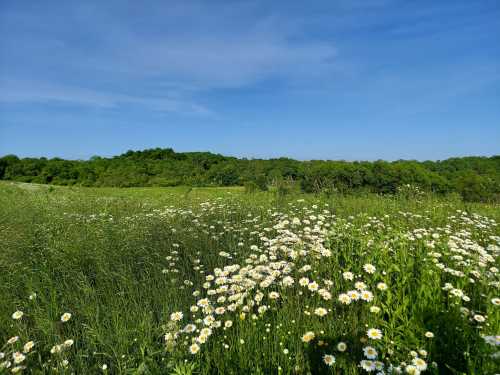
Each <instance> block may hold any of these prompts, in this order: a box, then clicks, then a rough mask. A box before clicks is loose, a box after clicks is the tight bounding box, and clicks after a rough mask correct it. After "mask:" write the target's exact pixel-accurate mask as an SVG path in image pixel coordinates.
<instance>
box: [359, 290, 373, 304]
mask: <svg viewBox="0 0 500 375" xmlns="http://www.w3.org/2000/svg"><path fill="white" fill-rule="evenodd" d="M361 299H362V300H363V301H366V302H370V301H372V300H373V293H372V292H370V291H369V290H363V291H361Z"/></svg>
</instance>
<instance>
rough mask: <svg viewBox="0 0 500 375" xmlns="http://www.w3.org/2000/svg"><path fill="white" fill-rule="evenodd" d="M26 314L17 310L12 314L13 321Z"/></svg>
mask: <svg viewBox="0 0 500 375" xmlns="http://www.w3.org/2000/svg"><path fill="white" fill-rule="evenodd" d="M23 315H24V313H23V312H22V311H19V310H17V311H16V312H15V313H13V314H12V319H14V320H19V319H21V318H22V317H23Z"/></svg>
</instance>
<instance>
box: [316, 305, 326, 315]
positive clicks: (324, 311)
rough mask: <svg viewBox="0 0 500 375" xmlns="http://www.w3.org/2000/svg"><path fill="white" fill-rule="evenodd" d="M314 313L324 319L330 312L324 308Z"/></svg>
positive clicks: (319, 308)
mask: <svg viewBox="0 0 500 375" xmlns="http://www.w3.org/2000/svg"><path fill="white" fill-rule="evenodd" d="M314 313H315V314H316V315H318V316H321V317H323V316H325V315H326V314H328V310H327V309H325V308H323V307H318V308H317V309H316V310H314Z"/></svg>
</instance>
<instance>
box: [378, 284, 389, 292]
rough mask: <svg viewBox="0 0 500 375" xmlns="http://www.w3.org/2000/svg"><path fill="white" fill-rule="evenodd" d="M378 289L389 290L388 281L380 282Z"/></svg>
mask: <svg viewBox="0 0 500 375" xmlns="http://www.w3.org/2000/svg"><path fill="white" fill-rule="evenodd" d="M377 289H378V290H381V291H384V290H387V284H386V283H378V284H377Z"/></svg>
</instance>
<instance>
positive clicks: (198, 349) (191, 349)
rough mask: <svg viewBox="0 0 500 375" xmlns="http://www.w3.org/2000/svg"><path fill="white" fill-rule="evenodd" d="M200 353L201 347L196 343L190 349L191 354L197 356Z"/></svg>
mask: <svg viewBox="0 0 500 375" xmlns="http://www.w3.org/2000/svg"><path fill="white" fill-rule="evenodd" d="M199 351H200V346H199V345H198V344H196V343H194V344H192V345H191V346H190V347H189V353H191V354H193V355H194V354H196V353H198V352H199Z"/></svg>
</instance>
